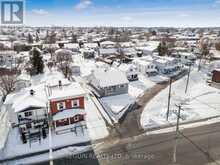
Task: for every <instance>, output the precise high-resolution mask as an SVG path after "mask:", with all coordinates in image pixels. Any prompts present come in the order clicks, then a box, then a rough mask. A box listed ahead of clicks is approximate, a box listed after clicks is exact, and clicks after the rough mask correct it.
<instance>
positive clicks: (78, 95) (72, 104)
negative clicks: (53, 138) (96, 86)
mask: <svg viewBox="0 0 220 165" xmlns="http://www.w3.org/2000/svg"><path fill="white" fill-rule="evenodd" d="M48 93H49V105H50V113H51V115H52V118H53V124H54V128H55V131H56V130H61V129H68V128H71V127H74V124H76V123H79V122H83V121H85V91H84V90H83V89H82V87H81V86H80V84H78V83H70V82H69V83H65V84H62V81H59V82H58V83H57V85H56V86H54V85H53V86H49V87H48Z"/></svg>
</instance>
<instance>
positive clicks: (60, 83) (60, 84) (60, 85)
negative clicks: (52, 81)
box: [59, 80, 62, 88]
mask: <svg viewBox="0 0 220 165" xmlns="http://www.w3.org/2000/svg"><path fill="white" fill-rule="evenodd" d="M59 87H60V88H61V87H62V81H61V80H59Z"/></svg>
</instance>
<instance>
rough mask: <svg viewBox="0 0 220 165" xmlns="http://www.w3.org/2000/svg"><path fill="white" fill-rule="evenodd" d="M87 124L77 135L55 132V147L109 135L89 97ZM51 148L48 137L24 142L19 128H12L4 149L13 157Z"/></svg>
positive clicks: (7, 154)
mask: <svg viewBox="0 0 220 165" xmlns="http://www.w3.org/2000/svg"><path fill="white" fill-rule="evenodd" d="M85 110H86V114H87V115H86V125H87V127H88V129H87V130H85V131H84V133H83V132H82V131H81V129H80V128H79V130H78V131H77V132H78V134H77V135H75V134H74V133H73V132H70V133H65V134H59V135H55V134H53V137H52V142H53V148H57V147H62V146H66V145H72V144H77V143H82V142H89V141H92V140H97V139H100V138H104V137H106V136H108V130H107V127H106V125H105V122H104V120H103V119H102V116H101V115H100V114H99V112H98V110H97V108H96V107H95V105H94V103H93V102H92V101H91V100H90V99H88V100H86V106H85ZM46 149H49V140H48V138H46V139H44V140H41V142H40V143H39V141H36V142H34V143H31V146H30V144H29V143H27V144H23V143H22V141H21V139H20V134H19V133H18V129H17V128H15V129H11V130H10V133H9V136H8V141H7V144H6V147H5V149H4V156H5V157H13V156H17V155H23V154H27V153H34V152H38V151H42V150H46Z"/></svg>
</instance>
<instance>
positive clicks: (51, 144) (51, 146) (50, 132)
mask: <svg viewBox="0 0 220 165" xmlns="http://www.w3.org/2000/svg"><path fill="white" fill-rule="evenodd" d="M47 111H48V124H49V160H50V165H53V142H52V124H53V122H52V115H51V113H50V110H49V107H48V106H47Z"/></svg>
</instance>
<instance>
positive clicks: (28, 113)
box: [24, 111, 32, 117]
mask: <svg viewBox="0 0 220 165" xmlns="http://www.w3.org/2000/svg"><path fill="white" fill-rule="evenodd" d="M24 116H25V117H30V116H32V112H31V111H28V112H25V113H24Z"/></svg>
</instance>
